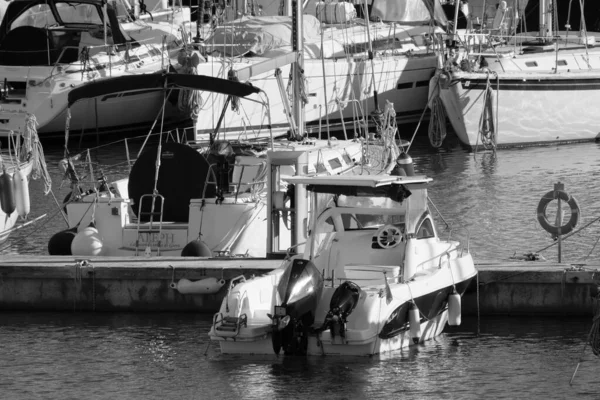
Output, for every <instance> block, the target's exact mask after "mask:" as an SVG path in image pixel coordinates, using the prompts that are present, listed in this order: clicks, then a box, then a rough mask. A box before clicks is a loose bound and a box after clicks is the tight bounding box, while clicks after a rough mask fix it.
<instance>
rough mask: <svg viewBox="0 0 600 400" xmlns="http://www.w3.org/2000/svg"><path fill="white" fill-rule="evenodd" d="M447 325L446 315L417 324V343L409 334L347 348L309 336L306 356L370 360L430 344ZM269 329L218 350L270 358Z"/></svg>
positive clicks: (338, 340)
mask: <svg viewBox="0 0 600 400" xmlns="http://www.w3.org/2000/svg"><path fill="white" fill-rule="evenodd" d="M447 321H448V311H444V312H443V313H441V314H440V315H438V316H436V317H435V318H432V319H430V320H429V321H427V322H425V323H422V324H421V330H422V335H421V336H420V338H419V340H418V341H415V340H413V338H411V336H410V332H409V331H405V332H403V333H401V334H399V335H397V336H394V337H393V338H391V339H380V338H379V337H375V338H374V339H373V340H372V341H369V342H366V343H363V344H354V345H348V344H345V343H343V340H342V338H339V337H338V338H336V339H334V340H324V339H319V338H317V337H316V336H311V337H309V339H308V351H307V355H310V356H323V355H326V356H373V355H379V354H386V353H391V352H394V351H398V350H402V349H405V348H408V347H410V346H413V345H416V344H419V343H423V342H425V341H427V340H431V339H433V338H435V337H437V336H439V335H441V334H442V332H443V330H444V328H445V327H446V323H447ZM268 330H270V325H269V326H268V329H267V326H265V327H264V329H263V331H264V332H265V333H264V334H263V335H262V337H261V338H260V339H259V340H255V341H245V340H243V339H239V338H236V340H233V339H231V340H219V347H220V349H221V353H223V354H247V355H269V354H270V355H273V343H272V340H271V333H270V332H268Z"/></svg>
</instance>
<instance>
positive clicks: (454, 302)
mask: <svg viewBox="0 0 600 400" xmlns="http://www.w3.org/2000/svg"><path fill="white" fill-rule="evenodd" d="M460 323H461V305H460V294H458V293H456V291H454V292H453V293H452V294H451V295H449V296H448V325H450V326H458V325H460Z"/></svg>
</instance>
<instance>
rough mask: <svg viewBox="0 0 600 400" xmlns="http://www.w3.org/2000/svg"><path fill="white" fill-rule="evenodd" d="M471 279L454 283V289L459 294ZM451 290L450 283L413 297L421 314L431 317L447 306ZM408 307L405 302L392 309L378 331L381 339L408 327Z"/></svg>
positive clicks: (395, 334) (461, 293)
mask: <svg viewBox="0 0 600 400" xmlns="http://www.w3.org/2000/svg"><path fill="white" fill-rule="evenodd" d="M472 279H473V278H470V279H467V280H465V281H462V282H459V283H457V284H456V291H457V292H458V293H459V294H460V295H461V296H462V295H463V294H464V293H465V291H466V290H467V287H468V286H469V284H470V283H471V280H472ZM452 290H453V287H452V285H450V286H447V287H445V288H443V289H440V290H438V291H435V292H432V293H428V294H426V295H424V296H421V297H417V298H415V304H416V305H417V307H418V308H419V311H420V312H421V315H422V316H423V315H424V316H425V317H426V318H427V319H433V318H435V317H437V316H438V315H440V314H441V313H442V312H444V311H445V310H446V309H447V308H448V296H449V295H450V294H451V293H452ZM408 307H409V303H408V302H407V303H404V304H402V305H401V306H399V307H398V308H397V309H396V310H394V312H393V313H392V315H391V316H390V318H389V319H388V320H387V322H386V323H385V325H384V326H383V328H382V329H381V332H380V333H379V337H380V338H381V339H391V338H393V337H395V336H398V335H400V334H401V333H403V332H405V331H407V330H408V329H409V328H410V327H409V323H408ZM422 320H423V318H421V321H422Z"/></svg>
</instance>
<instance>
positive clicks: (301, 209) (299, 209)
mask: <svg viewBox="0 0 600 400" xmlns="http://www.w3.org/2000/svg"><path fill="white" fill-rule="evenodd" d="M303 32H304V31H303V26H302V2H301V1H300V0H293V1H292V49H293V50H294V52H295V53H296V62H294V63H292V66H291V68H292V76H293V81H292V83H293V88H294V97H293V104H294V118H295V119H296V126H297V127H298V135H300V136H302V137H304V123H305V120H304V101H303V99H302V96H301V93H300V91H301V89H302V82H301V79H302V69H303V68H304V35H303ZM307 163H308V155H307V154H306V153H303V154H302V155H301V156H300V157H299V158H298V160H297V161H296V165H295V169H296V175H304V174H305V169H306V168H307ZM294 197H295V198H294V205H295V207H294V208H295V212H294V218H293V224H292V225H293V230H292V245H297V247H296V254H302V253H303V252H304V245H300V243H304V242H305V241H306V230H305V227H306V222H305V221H308V202H307V201H308V199H307V193H306V186H305V185H301V184H297V185H296V186H295V190H294Z"/></svg>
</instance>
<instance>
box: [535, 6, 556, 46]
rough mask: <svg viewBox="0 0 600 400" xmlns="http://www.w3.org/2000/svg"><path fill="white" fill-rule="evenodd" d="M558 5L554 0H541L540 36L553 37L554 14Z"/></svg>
mask: <svg viewBox="0 0 600 400" xmlns="http://www.w3.org/2000/svg"><path fill="white" fill-rule="evenodd" d="M555 6H556V5H555V4H554V0H540V33H539V35H540V37H542V38H551V37H552V36H553V35H554V33H553V32H552V15H553V9H554V7H555Z"/></svg>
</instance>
